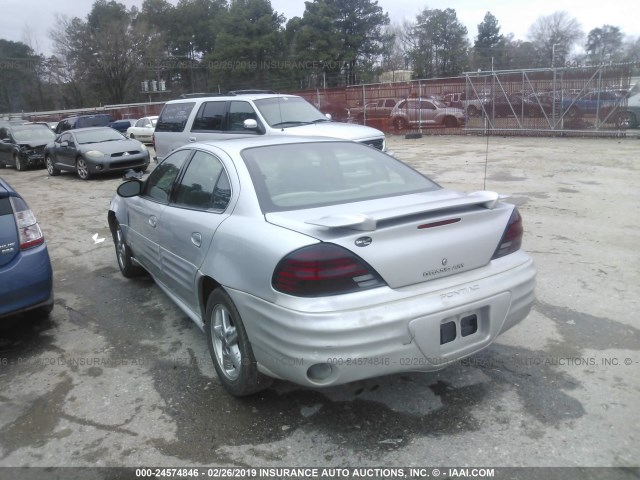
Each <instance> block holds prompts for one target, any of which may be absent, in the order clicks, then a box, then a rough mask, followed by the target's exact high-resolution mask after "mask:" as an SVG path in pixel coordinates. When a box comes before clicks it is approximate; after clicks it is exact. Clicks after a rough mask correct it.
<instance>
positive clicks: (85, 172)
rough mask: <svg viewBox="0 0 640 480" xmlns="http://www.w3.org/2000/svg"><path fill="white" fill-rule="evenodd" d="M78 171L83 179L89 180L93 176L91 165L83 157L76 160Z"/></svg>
mask: <svg viewBox="0 0 640 480" xmlns="http://www.w3.org/2000/svg"><path fill="white" fill-rule="evenodd" d="M76 172H77V173H78V177H80V178H81V179H82V180H89V179H90V178H91V172H89V165H88V164H87V161H86V160H85V159H84V158H82V157H78V159H77V160H76Z"/></svg>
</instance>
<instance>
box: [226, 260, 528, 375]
mask: <svg viewBox="0 0 640 480" xmlns="http://www.w3.org/2000/svg"><path fill="white" fill-rule="evenodd" d="M521 256H522V258H523V259H525V260H524V261H523V262H522V263H521V264H519V265H518V266H516V267H513V268H510V269H508V270H506V271H502V272H500V273H496V274H495V275H491V276H487V275H486V272H484V273H485V274H484V275H483V276H482V277H481V278H472V277H473V276H472V275H467V276H466V278H468V279H469V281H465V282H464V283H459V284H457V285H455V286H454V287H452V286H446V288H442V289H439V290H433V289H432V290H430V291H424V289H423V291H422V292H420V291H413V292H411V294H407V292H399V291H394V290H391V289H388V288H386V289H375V290H371V291H369V292H376V291H377V293H373V294H372V296H371V301H370V303H369V305H367V306H364V307H358V308H354V309H341V310H335V311H325V312H317V311H315V312H310V311H300V310H293V309H290V308H284V307H282V306H278V305H275V304H272V303H270V302H266V301H264V300H262V299H259V298H257V297H254V296H252V295H249V294H246V293H243V292H239V291H235V290H228V292H229V294H230V295H231V297H232V298H233V300H234V302H235V304H236V306H237V308H238V310H239V312H240V314H241V316H242V318H243V321H244V324H245V327H246V331H247V334H248V336H249V339H250V341H251V344H252V347H253V352H254V355H255V357H256V360H257V362H258V367H259V369H260V370H261V371H262V372H264V373H266V374H267V375H270V376H273V377H276V378H281V379H285V380H289V381H292V382H295V383H298V384H301V385H305V386H314V387H318V386H332V385H339V384H343V383H348V382H352V381H356V380H361V379H365V378H370V377H377V376H382V375H388V374H394V373H400V372H410V371H423V372H426V371H434V370H440V369H442V368H444V367H446V366H447V365H449V364H451V363H453V362H456V361H459V360H461V359H463V358H466V357H468V356H469V355H472V354H474V353H476V352H478V351H480V350H482V349H484V348H486V347H487V346H489V345H490V344H491V343H492V342H493V341H494V340H495V338H496V337H497V336H498V335H500V334H501V333H503V332H504V331H506V330H508V329H509V328H511V327H513V326H514V325H516V324H517V323H518V322H520V321H522V320H523V319H524V318H525V317H526V316H527V315H528V313H529V311H530V309H531V305H532V304H533V301H534V290H535V276H536V269H535V266H534V264H533V261H532V260H531V259H530V258H529V257H528V256H526V254H521ZM479 270H481V269H479ZM467 273H469V274H470V273H471V272H467ZM383 290H386V292H385V291H383ZM363 293H364V292H363ZM394 297H395V298H394ZM310 300H311V301H312V300H313V299H310ZM469 318H475V320H474V322H475V325H476V328H475V330H474V331H473V333H471V334H469V333H468V325H465V322H468V319H469ZM444 324H449V327H451V324H454V325H455V327H451V328H454V331H455V335H454V338H453V339H447V341H446V342H444V343H443V341H442V340H441V335H442V333H441V332H442V328H443V327H442V325H444ZM465 330H466V331H465ZM463 331H465V334H463ZM318 365H319V366H318ZM310 367H313V368H312V369H311V370H309V369H310ZM318 372H322V374H321V375H320V376H318V375H317V373H318ZM319 377H322V378H319Z"/></svg>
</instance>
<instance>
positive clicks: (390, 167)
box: [242, 142, 440, 213]
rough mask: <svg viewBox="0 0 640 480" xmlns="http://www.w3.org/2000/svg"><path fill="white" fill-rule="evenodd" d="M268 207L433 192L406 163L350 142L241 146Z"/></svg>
mask: <svg viewBox="0 0 640 480" xmlns="http://www.w3.org/2000/svg"><path fill="white" fill-rule="evenodd" d="M242 157H243V159H244V161H245V164H246V165H247V168H248V169H249V173H250V175H251V179H252V180H253V184H254V187H255V190H256V193H257V195H258V201H259V202H260V207H261V209H262V211H263V212H264V213H269V212H277V211H286V210H299V209H303V208H315V207H324V206H328V205H337V204H340V203H351V202H358V201H363V200H371V199H376V198H385V197H393V196H398V195H407V194H411V193H419V192H429V191H432V190H437V189H439V188H440V187H439V186H438V185H437V184H436V183H434V182H432V181H431V180H429V179H428V178H426V177H425V176H423V175H422V174H420V173H418V172H417V171H415V170H413V169H412V168H410V167H409V166H407V165H405V164H404V163H402V162H400V161H398V160H396V159H394V158H393V157H390V156H388V155H386V154H384V153H382V152H380V151H378V150H376V149H374V148H371V147H367V146H365V145H360V144H358V143H352V142H331V143H325V142H323V143H307V144H304V145H301V144H286V145H269V146H263V147H255V148H249V149H246V150H244V151H243V152H242Z"/></svg>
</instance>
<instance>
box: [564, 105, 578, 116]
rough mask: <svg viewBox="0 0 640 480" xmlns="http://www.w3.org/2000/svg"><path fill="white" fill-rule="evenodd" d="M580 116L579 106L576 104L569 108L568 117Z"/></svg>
mask: <svg viewBox="0 0 640 480" xmlns="http://www.w3.org/2000/svg"><path fill="white" fill-rule="evenodd" d="M579 116H580V112H579V111H578V108H577V107H576V106H575V105H574V106H572V107H571V108H570V109H569V110H567V117H569V118H577V117H579Z"/></svg>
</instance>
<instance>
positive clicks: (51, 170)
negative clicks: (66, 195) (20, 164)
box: [44, 154, 60, 177]
mask: <svg viewBox="0 0 640 480" xmlns="http://www.w3.org/2000/svg"><path fill="white" fill-rule="evenodd" d="M44 165H45V166H46V167H47V173H48V174H49V175H51V176H52V177H55V176H57V175H60V169H58V168H56V166H55V165H54V163H53V159H52V158H51V155H49V154H47V156H46V157H44Z"/></svg>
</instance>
